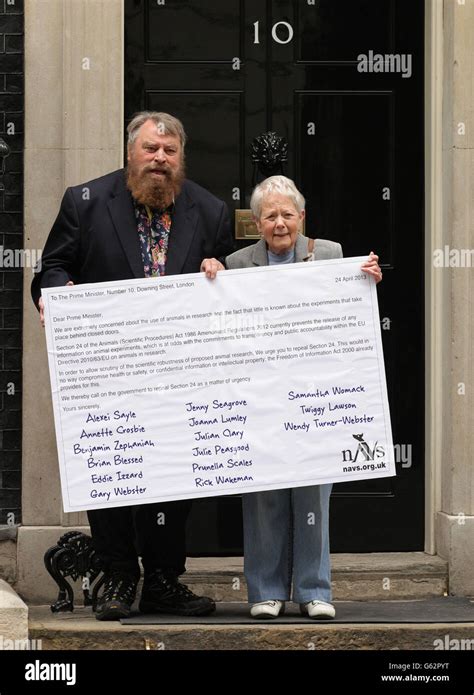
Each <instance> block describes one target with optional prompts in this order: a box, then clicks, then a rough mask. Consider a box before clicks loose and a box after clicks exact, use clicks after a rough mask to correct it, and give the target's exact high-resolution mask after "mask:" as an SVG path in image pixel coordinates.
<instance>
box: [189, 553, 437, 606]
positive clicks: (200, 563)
mask: <svg viewBox="0 0 474 695" xmlns="http://www.w3.org/2000/svg"><path fill="white" fill-rule="evenodd" d="M331 563H332V586H333V596H334V599H335V600H341V601H369V600H373V601H376V600H382V601H383V600H387V599H391V600H395V599H415V598H432V597H435V596H445V595H447V594H448V565H447V562H445V561H444V560H442V559H441V558H439V557H437V556H433V555H428V554H427V553H423V552H415V553H361V554H349V553H347V554H346V553H340V554H336V555H332V556H331ZM187 568H188V569H187V572H186V574H185V575H184V577H183V578H182V581H183V582H184V583H185V584H187V585H188V586H189V587H190V588H191V589H192V590H193V591H194V592H195V593H197V594H201V595H205V596H210V597H211V598H213V599H214V600H215V601H246V600H247V587H246V583H245V578H244V574H243V559H242V558H241V557H225V558H189V559H188V562H187Z"/></svg>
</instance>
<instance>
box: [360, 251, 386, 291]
mask: <svg viewBox="0 0 474 695" xmlns="http://www.w3.org/2000/svg"><path fill="white" fill-rule="evenodd" d="M360 269H361V270H362V271H363V272H364V273H367V274H368V275H372V277H374V278H375V284H378V283H379V282H380V281H381V279H382V271H381V269H380V266H379V257H378V256H377V255H376V254H375V253H374V252H373V251H371V252H370V256H369V258H368V259H367V260H366V262H365V263H364V264H363V265H362V266H361V268H360Z"/></svg>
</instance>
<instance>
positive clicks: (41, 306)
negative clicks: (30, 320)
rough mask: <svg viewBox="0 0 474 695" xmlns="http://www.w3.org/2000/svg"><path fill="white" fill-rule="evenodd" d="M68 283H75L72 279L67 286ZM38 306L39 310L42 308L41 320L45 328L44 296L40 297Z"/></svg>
mask: <svg viewBox="0 0 474 695" xmlns="http://www.w3.org/2000/svg"><path fill="white" fill-rule="evenodd" d="M68 285H74V283H73V281H72V280H69V282H68V283H66V287H67V286H68ZM38 306H39V310H40V321H41V325H42V326H43V328H44V302H43V297H40V298H39V300H38Z"/></svg>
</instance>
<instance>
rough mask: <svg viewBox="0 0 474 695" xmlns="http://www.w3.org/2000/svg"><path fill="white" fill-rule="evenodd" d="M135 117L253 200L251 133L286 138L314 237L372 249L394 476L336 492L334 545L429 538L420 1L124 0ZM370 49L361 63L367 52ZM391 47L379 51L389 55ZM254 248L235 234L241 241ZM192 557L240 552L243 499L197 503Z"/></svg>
mask: <svg viewBox="0 0 474 695" xmlns="http://www.w3.org/2000/svg"><path fill="white" fill-rule="evenodd" d="M125 8H126V14H125V47H126V52H125V119H126V121H128V120H129V119H130V117H131V116H132V114H133V113H134V112H136V111H138V110H141V109H144V108H147V109H154V110H159V111H168V112H170V113H172V114H174V115H176V116H178V117H179V118H180V119H182V121H183V122H184V125H185V128H186V131H187V133H188V136H189V144H188V146H187V170H188V176H189V178H191V179H194V180H196V181H197V182H198V183H200V184H201V185H203V186H205V187H206V188H208V189H209V190H210V191H212V192H213V193H214V194H215V195H217V196H219V197H220V198H223V199H224V200H225V201H226V202H227V204H228V205H229V207H230V209H231V211H232V210H236V209H241V208H247V207H248V203H249V198H250V193H251V188H252V180H253V165H252V163H251V160H250V156H249V149H250V144H251V142H252V140H253V138H254V137H256V136H257V135H259V134H261V133H262V132H265V131H268V130H275V131H276V132H277V133H278V134H279V135H282V136H285V137H286V139H287V140H288V142H289V158H288V162H287V164H286V169H285V174H286V175H287V176H289V177H291V178H293V179H294V180H295V181H296V183H297V185H298V187H299V188H300V190H301V191H302V192H303V193H304V195H305V197H306V200H307V224H306V233H307V234H308V236H311V237H316V238H317V237H320V238H325V239H332V240H335V241H339V242H340V243H341V244H342V246H343V250H344V255H345V256H359V255H364V254H365V253H367V254H368V253H369V251H371V250H374V251H376V252H378V253H379V255H380V257H381V264H382V266H383V271H384V281H383V283H382V285H381V286H380V287H379V291H378V293H379V302H380V316H381V321H382V328H383V330H382V337H383V344H384V351H385V362H386V371H387V382H388V391H389V399H390V408H391V416H392V427H393V436H394V442H395V444H396V454H397V459H398V461H399V462H398V464H397V477H396V478H389V479H383V480H373V481H367V482H358V483H345V484H338V485H335V486H334V492H333V496H332V511H331V549H332V552H375V551H409V550H421V549H422V548H423V536H424V527H423V523H424V521H423V520H424V470H423V465H424V448H423V442H424V332H423V325H424V307H423V302H424V297H423V284H424V278H423V268H424V230H423V170H424V152H423V123H424V111H423V89H424V85H423V71H424V65H423V55H424V47H423V42H424V34H423V32H424V3H423V0H410V2H406V1H405V0H314V1H313V0H225V2H223V1H222V0H166V1H165V2H164V3H163V2H160V0H126V2H125ZM364 56H365V59H364ZM379 56H382V57H383V59H382V58H381V57H379ZM248 243H254V242H253V241H252V242H249V241H236V248H239V247H241V246H242V245H246V244H248ZM189 544H190V547H189V554H191V555H234V554H240V553H241V552H242V532H241V512H240V498H239V497H237V496H234V497H223V498H211V499H208V500H199V501H196V502H195V504H194V507H193V512H192V514H191V517H190V523H189Z"/></svg>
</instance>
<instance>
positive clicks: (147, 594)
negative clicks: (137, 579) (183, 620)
mask: <svg viewBox="0 0 474 695" xmlns="http://www.w3.org/2000/svg"><path fill="white" fill-rule="evenodd" d="M138 607H139V609H140V611H141V612H142V613H169V614H172V615H209V614H210V613H214V611H215V610H216V604H215V603H214V601H213V600H212V599H210V598H207V597H206V596H196V594H193V592H192V591H190V589H188V587H187V586H185V585H184V584H180V582H179V581H178V578H177V577H176V576H175V575H173V574H164V573H163V572H162V571H161V570H154V571H153V572H149V573H146V572H145V579H144V581H143V590H142V596H141V599H140V604H139V606H138Z"/></svg>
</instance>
